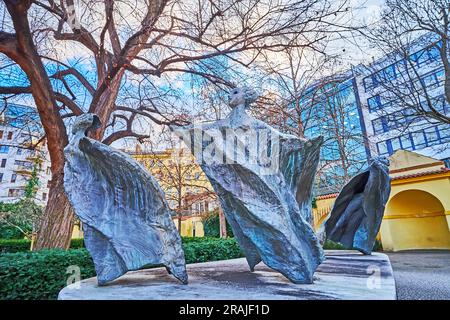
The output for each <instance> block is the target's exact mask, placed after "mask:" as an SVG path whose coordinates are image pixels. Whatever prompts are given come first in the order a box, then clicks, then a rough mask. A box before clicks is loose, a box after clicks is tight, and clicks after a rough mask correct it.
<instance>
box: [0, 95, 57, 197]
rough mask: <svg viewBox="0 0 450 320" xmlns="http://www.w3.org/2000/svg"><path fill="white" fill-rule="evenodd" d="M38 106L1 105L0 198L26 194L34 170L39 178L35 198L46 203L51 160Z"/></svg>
mask: <svg viewBox="0 0 450 320" xmlns="http://www.w3.org/2000/svg"><path fill="white" fill-rule="evenodd" d="M41 137H42V131H41V126H40V122H39V116H38V115H37V113H36V110H35V109H33V108H31V107H27V106H22V105H16V104H8V105H6V106H3V107H0V202H16V201H18V200H19V199H21V198H23V197H24V196H25V188H26V186H27V184H28V181H29V180H30V178H31V176H32V174H33V171H35V173H36V175H37V178H38V185H37V187H35V188H36V189H35V195H34V198H35V200H36V202H37V203H38V204H41V205H45V204H46V202H47V198H48V192H49V190H48V183H49V180H50V179H51V172H50V161H49V158H48V153H47V149H46V146H45V140H42V141H40V139H41Z"/></svg>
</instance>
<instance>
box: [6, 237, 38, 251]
mask: <svg viewBox="0 0 450 320" xmlns="http://www.w3.org/2000/svg"><path fill="white" fill-rule="evenodd" d="M30 246H31V241H30V240H27V239H14V240H12V239H0V253H15V252H26V251H29V250H30Z"/></svg>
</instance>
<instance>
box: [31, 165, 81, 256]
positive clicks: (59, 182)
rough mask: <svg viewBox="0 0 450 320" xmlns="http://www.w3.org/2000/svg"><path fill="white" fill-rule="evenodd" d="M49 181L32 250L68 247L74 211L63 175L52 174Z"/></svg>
mask: <svg viewBox="0 0 450 320" xmlns="http://www.w3.org/2000/svg"><path fill="white" fill-rule="evenodd" d="M51 183H52V186H51V188H50V194H49V198H48V202H47V207H46V209H45V214H44V217H43V220H42V221H41V224H40V226H39V232H38V237H37V239H36V244H35V245H34V247H33V250H39V249H47V248H62V249H69V247H70V239H71V237H72V230H73V223H74V212H73V209H72V207H71V205H70V203H69V200H68V199H67V195H66V193H65V191H64V175H63V174H58V175H57V176H55V175H53V177H52V182H51Z"/></svg>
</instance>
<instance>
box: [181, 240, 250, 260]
mask: <svg viewBox="0 0 450 320" xmlns="http://www.w3.org/2000/svg"><path fill="white" fill-rule="evenodd" d="M183 249H184V256H185V258H186V263H196V262H206V261H216V260H227V259H235V258H240V257H242V256H243V255H242V252H241V249H240V248H239V245H238V244H237V242H236V240H235V239H234V238H231V239H218V238H215V239H211V238H209V239H208V238H206V239H205V240H203V241H191V242H188V243H183Z"/></svg>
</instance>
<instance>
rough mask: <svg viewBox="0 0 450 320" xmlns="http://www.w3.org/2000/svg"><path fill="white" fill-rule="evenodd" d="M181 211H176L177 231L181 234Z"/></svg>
mask: <svg viewBox="0 0 450 320" xmlns="http://www.w3.org/2000/svg"><path fill="white" fill-rule="evenodd" d="M181 216H182V214H181V211H179V212H178V232H179V233H180V236H181Z"/></svg>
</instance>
